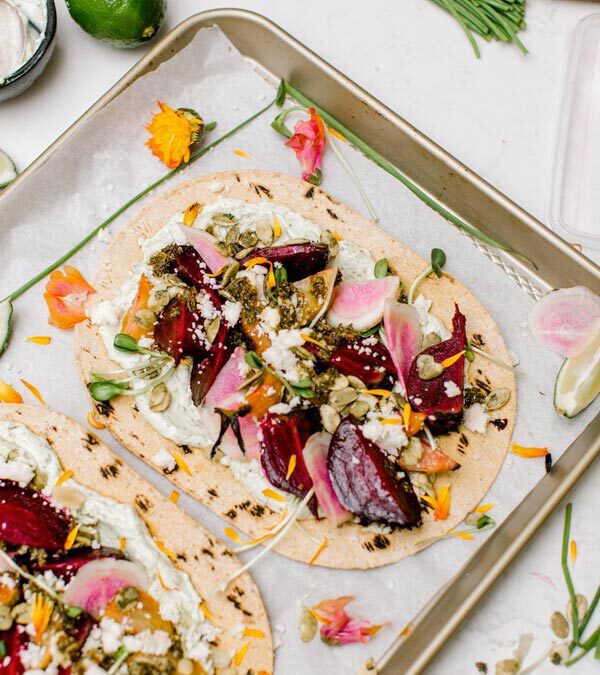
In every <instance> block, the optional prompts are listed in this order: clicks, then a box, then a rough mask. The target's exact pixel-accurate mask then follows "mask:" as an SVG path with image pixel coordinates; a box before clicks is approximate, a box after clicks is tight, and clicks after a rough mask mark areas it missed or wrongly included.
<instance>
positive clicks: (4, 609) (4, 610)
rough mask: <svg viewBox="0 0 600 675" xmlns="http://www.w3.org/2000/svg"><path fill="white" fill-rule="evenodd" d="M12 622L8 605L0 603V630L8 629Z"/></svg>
mask: <svg viewBox="0 0 600 675" xmlns="http://www.w3.org/2000/svg"><path fill="white" fill-rule="evenodd" d="M12 624H13V618H12V616H11V613H10V607H9V606H8V605H0V630H8V629H9V628H10V627H11V626H12Z"/></svg>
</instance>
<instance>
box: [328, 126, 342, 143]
mask: <svg viewBox="0 0 600 675" xmlns="http://www.w3.org/2000/svg"><path fill="white" fill-rule="evenodd" d="M327 131H328V132H329V133H330V134H331V135H332V136H333V137H334V138H337V139H338V141H343V142H344V143H346V142H347V141H346V137H345V136H342V134H340V132H339V131H338V130H337V129H334V128H333V127H327Z"/></svg>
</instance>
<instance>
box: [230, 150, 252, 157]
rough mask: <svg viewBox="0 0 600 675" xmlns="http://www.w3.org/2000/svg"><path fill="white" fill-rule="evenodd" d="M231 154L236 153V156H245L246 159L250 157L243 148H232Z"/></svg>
mask: <svg viewBox="0 0 600 675" xmlns="http://www.w3.org/2000/svg"><path fill="white" fill-rule="evenodd" d="M233 154H234V155H237V156H238V157H245V158H246V159H252V155H249V154H248V153H247V152H244V151H243V150H234V151H233Z"/></svg>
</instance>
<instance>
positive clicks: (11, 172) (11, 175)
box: [0, 150, 17, 190]
mask: <svg viewBox="0 0 600 675" xmlns="http://www.w3.org/2000/svg"><path fill="white" fill-rule="evenodd" d="M16 177H17V169H16V168H15V165H14V164H13V162H12V160H11V159H10V157H9V156H8V155H7V154H6V153H4V152H2V150H0V190H1V189H2V188H3V187H6V186H7V185H8V184H9V183H12V181H13V180H14V179H15V178H16Z"/></svg>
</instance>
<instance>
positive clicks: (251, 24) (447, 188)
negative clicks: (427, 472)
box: [0, 10, 600, 675]
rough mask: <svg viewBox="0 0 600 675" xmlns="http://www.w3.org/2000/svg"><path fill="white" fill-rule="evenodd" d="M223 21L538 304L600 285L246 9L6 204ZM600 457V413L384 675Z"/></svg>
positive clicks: (464, 600)
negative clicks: (494, 247) (435, 204)
mask: <svg viewBox="0 0 600 675" xmlns="http://www.w3.org/2000/svg"><path fill="white" fill-rule="evenodd" d="M214 24H217V25H218V26H219V27H220V28H221V30H222V31H223V32H224V33H225V34H226V36H227V37H228V38H229V39H230V40H231V41H232V42H233V44H234V45H235V46H236V47H237V48H238V50H239V51H240V52H241V53H242V54H243V55H244V56H245V57H246V58H247V59H249V60H250V61H252V62H253V63H254V65H255V66H256V67H257V68H258V69H260V70H261V71H262V72H263V74H265V75H267V76H270V77H272V78H274V79H280V78H284V79H286V80H287V81H289V82H290V83H291V84H292V85H293V86H294V87H295V88H296V89H298V90H299V91H301V92H302V93H303V94H304V95H306V96H308V97H309V98H311V99H312V100H313V101H315V102H316V103H317V104H318V105H319V106H320V107H322V108H323V109H325V110H327V111H328V112H329V113H330V114H331V115H333V116H334V117H336V118H337V119H338V120H339V121H340V122H341V123H342V124H344V125H345V126H346V127H348V128H350V129H351V130H352V131H353V132H354V133H356V134H357V135H358V136H359V137H361V138H362V139H363V140H364V141H365V142H367V143H368V144H369V145H370V146H371V147H373V148H374V149H375V150H377V151H378V152H379V153H380V154H381V155H383V156H384V157H385V158H386V159H387V160H389V161H390V162H392V163H393V164H394V165H395V166H396V167H397V168H398V169H399V170H400V171H402V172H403V173H404V174H405V175H406V176H407V177H409V178H410V179H411V180H412V181H413V182H414V183H416V184H417V185H418V186H419V187H420V188H421V189H423V190H424V191H425V192H427V193H428V194H429V195H431V196H432V197H434V198H436V199H437V200H438V201H439V202H440V203H442V204H443V205H444V206H445V207H446V208H448V209H449V210H450V211H452V212H454V213H456V214H457V215H459V216H460V217H461V218H462V219H463V220H465V221H466V222H468V223H470V224H472V225H474V226H476V227H478V228H479V229H481V230H482V231H484V232H487V233H489V234H493V236H494V238H495V239H497V240H499V241H501V242H502V243H505V244H507V245H509V246H511V247H512V248H514V249H516V250H519V251H522V252H523V253H525V254H526V255H527V256H528V257H529V258H531V259H532V260H533V261H534V263H535V265H536V267H537V269H536V270H532V269H531V268H530V267H529V266H526V265H524V264H523V263H522V262H521V261H520V260H518V259H516V258H514V257H512V256H510V255H505V254H500V253H498V252H497V251H489V250H487V249H485V247H482V245H481V244H480V243H479V242H475V241H473V244H474V245H476V246H478V247H480V248H484V252H485V253H486V254H487V255H488V256H489V257H490V258H492V260H493V261H494V262H496V263H497V264H498V265H500V266H501V267H502V269H503V270H504V271H505V272H506V273H507V274H508V275H509V276H511V278H512V279H513V280H514V281H515V282H516V283H518V284H519V285H520V286H521V287H522V288H523V289H524V290H525V291H526V292H528V293H529V294H530V295H532V296H534V297H535V296H537V295H540V294H541V293H543V292H544V291H546V290H548V289H549V288H553V287H560V286H572V285H578V284H581V285H584V286H588V287H589V288H593V289H596V288H598V287H600V268H598V266H596V265H595V264H594V263H593V262H592V261H590V260H589V259H587V258H586V257H585V256H583V255H581V254H580V253H579V252H577V251H576V250H575V249H573V248H572V247H571V246H569V245H568V244H567V243H566V242H565V241H563V240H562V239H560V238H559V237H558V236H556V235H555V234H553V233H552V232H551V231H550V230H548V229H547V228H546V227H545V226H544V225H543V224H542V223H540V222H539V221H537V220H536V219H534V218H533V217H532V216H531V215H529V214H528V213H527V212H525V211H524V210H523V209H521V208H520V207H519V206H517V205H516V204H515V203H514V202H512V201H510V200H509V199H508V198H507V197H506V196H504V195H502V194H501V193H499V192H498V191H497V190H495V189H494V188H493V187H492V186H491V185H489V184H488V183H486V182H485V181H484V180H482V179H481V178H480V177H479V176H477V175H476V174H474V173H473V172H472V171H470V170H469V169H468V168H467V167H465V166H464V165H462V164H461V163H460V162H458V161H457V160H456V159H455V158H454V157H452V156H451V155H449V154H448V153H446V152H445V151H444V150H443V149H442V148H440V147H439V146H437V145H436V144H435V143H433V142H432V141H431V140H430V139H428V138H427V137H426V136H424V135H423V134H421V133H420V132H418V131H417V130H416V129H414V128H413V127H412V126H411V125H410V124H409V123H408V122H406V121H405V120H403V119H402V118H401V117H399V116H398V115H396V114H395V113H394V112H393V111H391V110H390V109H388V108H386V107H385V106H384V105H383V104H382V103H380V102H379V101H377V100H376V99H374V98H373V97H372V96H370V95H369V94H368V93H367V92H365V91H364V90H362V89H360V88H359V87H358V86H357V85H355V84H354V83H353V82H351V81H350V80H348V79H347V78H346V77H345V76H343V75H342V74H341V73H340V72H338V71H337V70H335V69H334V68H333V67H332V66H330V65H329V64H327V63H326V62H324V61H323V60H322V59H320V58H319V57H318V56H317V55H316V54H314V53H313V52H311V51H310V50H309V49H307V48H306V47H304V46H303V45H302V44H300V43H299V42H298V41H296V40H294V39H293V38H292V37H291V36H290V35H288V34H287V33H286V32H285V31H283V30H281V29H280V28H279V27H277V26H276V25H275V24H273V23H272V22H270V21H268V20H267V19H265V18H264V17H261V16H259V15H257V14H253V13H251V12H247V11H242V10H215V11H209V12H203V13H200V14H197V15H195V16H193V17H191V18H189V19H188V20H186V21H184V22H183V23H182V24H180V25H179V26H178V27H176V28H175V29H174V30H173V31H171V33H169V34H168V35H167V36H165V37H164V38H163V39H162V40H161V41H160V42H158V43H157V44H156V45H155V46H154V48H153V49H152V50H150V51H149V52H148V54H147V55H146V56H145V57H144V58H143V59H142V60H141V61H140V62H139V63H138V64H137V65H136V66H135V67H134V68H132V69H131V70H130V71H129V72H128V73H127V74H126V75H125V76H124V77H123V78H122V79H121V80H120V81H119V82H117V83H116V84H115V86H114V87H112V88H111V89H110V90H109V91H108V92H107V93H106V94H105V95H104V96H103V97H102V98H101V99H99V100H98V101H97V102H96V103H95V104H94V105H93V106H92V107H91V108H90V109H89V110H88V111H87V112H86V113H85V115H83V116H82V117H81V118H80V119H79V120H78V121H77V122H76V123H75V124H74V125H73V126H72V127H71V128H70V129H68V130H67V131H66V132H65V133H64V134H63V135H62V136H61V137H59V138H58V139H57V140H56V141H55V143H53V144H52V146H50V147H49V148H48V149H47V150H46V151H45V152H44V153H43V154H42V155H41V156H40V157H39V158H38V159H37V160H36V161H35V162H34V163H33V164H32V165H31V166H30V167H29V168H28V169H27V170H26V171H25V172H24V173H23V174H22V175H21V176H20V177H19V179H18V180H17V181H15V183H13V184H12V185H11V186H9V187H8V188H7V189H6V190H5V191H4V193H3V195H2V196H0V203H1V200H2V198H3V197H4V195H6V194H8V193H10V192H11V191H12V190H13V189H14V188H15V187H16V186H17V185H18V184H20V183H22V182H23V181H26V180H27V178H28V176H30V175H32V174H33V173H34V172H35V171H36V170H37V169H38V168H39V167H40V166H42V165H43V163H44V162H45V161H47V159H48V158H49V157H50V156H51V155H52V153H53V152H54V151H55V150H56V149H57V148H58V147H60V145H61V144H62V143H63V142H64V141H65V140H66V139H67V138H69V136H70V135H71V134H72V133H73V132H74V131H75V130H76V129H77V127H78V125H79V124H81V122H82V121H83V120H85V119H87V118H88V117H90V116H91V115H93V114H94V113H95V112H96V111H97V110H99V109H101V108H102V107H103V106H104V105H106V104H107V103H108V102H109V101H111V100H113V99H114V98H115V97H117V96H118V95H119V94H120V93H121V92H122V91H124V90H125V89H126V88H127V87H128V86H129V85H130V84H131V83H132V82H133V81H134V80H136V79H137V78H138V77H140V76H142V75H144V74H145V73H147V72H150V71H151V70H154V69H155V68H156V67H158V65H160V64H161V63H162V62H164V61H166V60H168V59H169V58H170V57H171V56H173V55H174V54H176V53H177V52H178V51H180V50H181V49H182V48H183V47H185V46H186V45H187V44H188V43H189V42H190V41H191V40H192V38H193V37H194V36H195V35H196V34H197V33H198V31H199V30H200V29H201V28H204V27H206V26H210V25H214ZM599 450H600V415H598V416H596V418H595V419H594V420H593V421H592V422H591V423H590V424H589V426H588V427H587V429H586V430H585V431H584V433H583V434H581V436H580V437H579V438H578V439H577V440H576V441H575V442H574V443H573V444H572V445H571V446H570V447H569V448H568V449H567V450H566V451H565V452H564V454H563V455H562V457H561V458H560V460H559V461H558V462H556V464H555V465H554V468H553V470H552V472H551V473H550V474H548V475H547V476H546V477H545V478H544V479H543V480H542V481H540V483H539V484H538V485H537V486H536V487H535V489H534V490H532V492H531V493H530V494H529V495H528V496H527V497H526V498H525V499H524V500H523V501H522V502H521V504H520V505H519V506H518V507H517V508H516V509H515V510H514V511H513V512H512V514H511V515H510V516H509V517H508V518H507V519H506V520H505V521H504V522H503V524H502V525H500V526H499V527H498V528H497V529H496V531H495V532H494V534H493V535H492V536H491V537H489V538H488V540H487V541H486V542H485V543H484V544H482V545H481V546H480V547H479V549H478V550H477V552H476V553H474V555H473V556H472V557H471V558H470V559H469V560H468V562H467V563H466V565H465V566H464V567H463V568H462V569H461V570H460V571H459V572H458V573H457V574H456V576H455V577H454V579H452V580H451V581H450V582H449V583H448V584H447V586H446V587H445V588H444V589H443V590H442V591H441V592H440V593H438V594H437V596H436V597H434V598H433V599H432V600H431V601H430V602H429V603H428V605H427V606H426V607H424V608H423V609H422V610H421V612H420V613H419V614H418V616H416V617H415V618H414V619H413V621H412V622H411V623H410V629H409V630H406V631H403V634H402V636H398V637H397V639H396V640H395V641H394V642H393V644H392V645H391V646H390V648H389V649H388V651H387V652H386V654H385V655H384V656H383V657H382V658H381V659H380V661H379V663H378V667H379V670H380V672H381V673H404V674H406V675H413V674H416V673H419V672H421V671H422V670H423V668H424V667H425V666H426V665H427V663H428V662H429V661H430V660H431V659H432V658H433V656H434V655H435V653H436V652H437V651H438V650H439V649H440V647H441V646H442V645H443V644H444V642H445V641H446V640H447V639H448V638H449V636H450V635H451V634H452V632H453V631H455V630H456V628H457V627H458V626H459V625H460V623H461V622H462V621H463V620H464V619H465V618H466V616H467V615H468V613H469V612H470V611H471V610H472V609H473V607H474V606H475V605H476V603H477V602H478V601H479V600H480V599H481V597H482V596H483V595H484V594H485V592H486V591H487V590H488V589H489V588H490V587H491V586H492V585H493V583H494V582H495V581H496V580H497V579H498V577H499V576H500V575H501V574H502V572H503V571H504V570H505V569H506V567H507V566H508V565H509V564H510V562H511V561H512V560H513V559H514V557H515V556H516V555H517V554H518V553H519V551H520V550H521V549H522V548H523V547H524V546H525V544H526V543H527V541H529V539H530V538H531V537H532V536H533V534H535V532H536V531H537V529H538V528H539V527H540V525H541V524H542V523H543V522H544V520H545V519H546V518H547V516H548V515H549V514H550V513H551V512H552V510H553V509H554V508H555V507H556V505H557V504H558V503H559V501H560V500H561V499H562V498H563V497H564V495H565V494H566V493H567V491H568V490H569V489H570V488H571V487H572V486H573V484H574V483H575V482H576V480H577V479H578V478H579V477H580V476H581V475H582V474H583V472H584V471H585V470H586V468H587V467H588V466H589V465H590V464H591V462H592V461H593V459H594V458H595V457H596V456H597V454H598V451H599Z"/></svg>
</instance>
